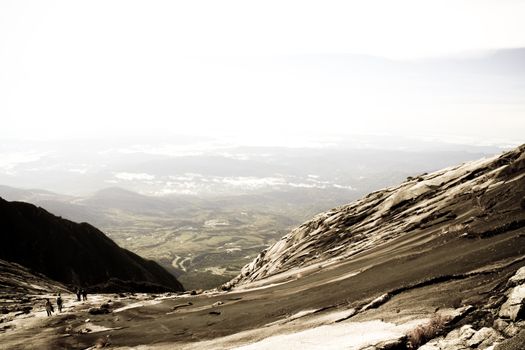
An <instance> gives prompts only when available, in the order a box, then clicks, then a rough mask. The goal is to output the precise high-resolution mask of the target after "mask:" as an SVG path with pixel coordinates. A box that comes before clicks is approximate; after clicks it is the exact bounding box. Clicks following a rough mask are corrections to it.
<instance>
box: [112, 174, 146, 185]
mask: <svg viewBox="0 0 525 350" xmlns="http://www.w3.org/2000/svg"><path fill="white" fill-rule="evenodd" d="M115 178H117V179H119V180H125V181H137V180H138V181H144V180H153V179H155V176H154V175H150V174H146V173H126V172H122V173H116V174H115ZM146 183H147V181H146Z"/></svg>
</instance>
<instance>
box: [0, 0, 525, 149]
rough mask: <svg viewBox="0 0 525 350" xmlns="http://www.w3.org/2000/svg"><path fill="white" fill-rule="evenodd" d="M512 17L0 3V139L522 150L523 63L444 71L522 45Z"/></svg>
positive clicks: (446, 8) (453, 8)
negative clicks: (387, 139)
mask: <svg viewBox="0 0 525 350" xmlns="http://www.w3.org/2000/svg"><path fill="white" fill-rule="evenodd" d="M524 18H525V1H509V0H495V1H483V0H476V1H458V0H454V1H443V0H440V1H421V0H417V1H391V0H385V1H359V2H358V1H304V0H300V1H283V0H279V1H257V2H254V1H246V0H243V1H165V2H164V1H128V0H126V1H2V2H0V120H1V121H2V124H1V128H0V138H4V139H7V138H16V139H23V138H28V139H32V138H43V139H60V138H75V137H98V136H100V137H124V136H134V135H148V136H154V135H163V136H164V135H170V134H173V135H175V134H196V135H219V136H228V137H229V136H232V137H235V138H236V139H239V140H241V141H242V140H244V141H246V142H248V143H249V142H250V141H253V140H264V142H267V143H268V144H272V143H282V142H283V140H289V139H291V138H293V137H301V136H302V135H313V136H314V137H324V136H326V135H333V134H392V135H401V136H416V137H423V138H436V137H438V138H439V137H446V138H449V139H451V140H454V139H466V140H470V141H472V142H477V143H480V142H487V141H495V142H496V141H497V142H518V143H519V142H525V138H524V137H523V135H525V88H524V84H523V79H522V78H523V69H521V70H520V68H523V67H524V66H525V63H521V66H520V63H519V62H518V64H517V65H515V66H514V67H512V69H517V70H518V72H517V73H515V72H513V71H512V69H510V70H509V71H506V72H505V74H500V73H498V72H496V73H497V74H494V72H485V71H484V70H483V69H484V68H483V67H485V66H483V65H481V66H480V67H481V68H479V69H477V70H472V71H468V70H467V72H465V71H464V69H460V70H456V71H452V70H451V71H449V70H448V68H447V67H451V64H452V63H457V62H458V60H459V61H461V62H470V61H473V62H478V61H480V60H481V61H482V60H484V59H488V58H490V57H491V55H494V54H495V51H497V50H500V49H508V48H523V47H525V21H524V20H523V19H524ZM359 55H364V56H359ZM429 62H430V63H429ZM436 62H437V63H436ZM451 62H452V63H451ZM521 62H524V61H521ZM467 66H468V65H467ZM461 67H463V66H461ZM520 74H521V75H520Z"/></svg>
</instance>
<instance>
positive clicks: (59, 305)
mask: <svg viewBox="0 0 525 350" xmlns="http://www.w3.org/2000/svg"><path fill="white" fill-rule="evenodd" d="M57 308H58V312H62V297H61V296H60V293H58V297H57Z"/></svg>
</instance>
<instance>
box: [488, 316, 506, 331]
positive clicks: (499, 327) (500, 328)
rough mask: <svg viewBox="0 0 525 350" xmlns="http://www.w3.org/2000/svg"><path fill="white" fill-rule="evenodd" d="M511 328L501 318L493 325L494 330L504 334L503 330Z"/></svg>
mask: <svg viewBox="0 0 525 350" xmlns="http://www.w3.org/2000/svg"><path fill="white" fill-rule="evenodd" d="M508 326H509V323H508V322H507V321H505V320H503V319H501V318H498V319H497V320H495V321H494V323H493V324H492V328H494V329H496V330H498V331H500V332H503V330H504V329H505V328H507V327H508Z"/></svg>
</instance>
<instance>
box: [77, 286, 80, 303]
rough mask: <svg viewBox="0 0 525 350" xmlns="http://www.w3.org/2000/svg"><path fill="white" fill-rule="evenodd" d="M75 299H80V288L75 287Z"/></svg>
mask: <svg viewBox="0 0 525 350" xmlns="http://www.w3.org/2000/svg"><path fill="white" fill-rule="evenodd" d="M77 301H80V288H77Z"/></svg>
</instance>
